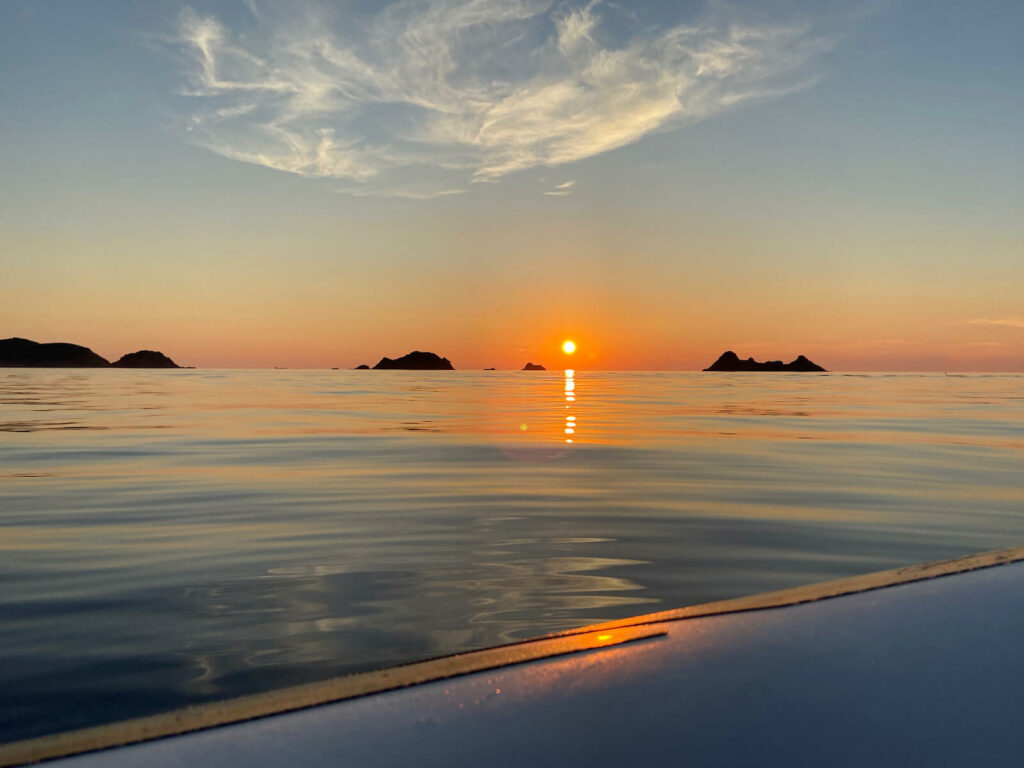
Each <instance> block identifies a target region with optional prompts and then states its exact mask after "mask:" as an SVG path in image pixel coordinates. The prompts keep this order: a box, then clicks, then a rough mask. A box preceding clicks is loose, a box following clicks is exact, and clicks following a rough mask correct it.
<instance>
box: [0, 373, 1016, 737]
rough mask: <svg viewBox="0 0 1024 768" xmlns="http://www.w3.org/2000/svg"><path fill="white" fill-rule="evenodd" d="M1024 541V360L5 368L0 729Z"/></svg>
mask: <svg viewBox="0 0 1024 768" xmlns="http://www.w3.org/2000/svg"><path fill="white" fill-rule="evenodd" d="M1018 545H1024V375H1019V374H992V375H983V374H970V375H943V374H881V373H879V374H793V373H746V374H741V373H736V374H732V373H719V374H712V373H676V372H672V373H668V372H666V373H660V372H645V373H626V372H614V373H613V372H593V371H585V370H579V371H562V370H559V371H546V372H502V371H436V372H410V371H324V370H320V371H299V370H274V371H266V370H261V371H257V370H251V371H249V370H176V371H140V370H123V369H118V370H81V369H78V370H71V369H67V370H56V369H49V370H43V369H2V370H0V691H2V696H0V741H11V740H16V739H22V738H28V737H32V736H39V735H42V734H47V733H53V732H56V731H61V730H67V729H73V728H80V727H84V726H90V725H97V724H101V723H106V722H112V721H116V720H120V719H124V718H129V717H138V716H142V715H147V714H153V713H158V712H162V711H165V710H170V709H173V708H176V707H180V706H183V705H187V704H193V703H198V702H206V701H212V700H218V699H225V698H230V697H234V696H239V695H242V694H249V693H254V692H261V691H268V690H273V689H276V688H279V687H283V686H289V685H294V684H299V683H305V682H311V681H317V680H323V679H326V678H330V677H333V676H337V675H344V674H347V673H353V672H359V671H365V670H371V669H376V668H381V667H386V666H389V665H394V664H399V663H403V662H409V661H413V660H418V659H425V658H430V657H437V656H442V655H445V654H451V653H456V652H459V651H465V650H469V649H475V648H482V647H486V646H493V645H496V644H500V643H507V642H510V641H515V640H519V639H523V638H528V637H532V636H536V635H541V634H544V633H549V632H554V631H557V630H563V629H567V628H570V627H576V626H580V625H585V624H589V623H593V622H599V621H604V620H608V619H616V618H621V617H626V616H631V615H635V614H641V613H648V612H653V611H660V610H664V609H668V608H675V607H681V606H685V605H690V604H695V603H702V602H706V601H711V600H718V599H722V598H729V597H736V596H740V595H746V594H752V593H757V592H764V591H768V590H775V589H781V588H784V587H791V586H795V585H800V584H807V583H811V582H816V581H821V580H825V579H834V578H839V577H843V576H850V575H854V574H860V573H865V572H870V571H876V570H880V569H886V568H893V567H896V566H900V565H906V564H910V563H918V562H923V561H930V560H937V559H943V558H950V557H956V556H961V555H966V554H968V553H972V552H978V551H983V550H988V549H995V548H1002V547H1011V546H1018Z"/></svg>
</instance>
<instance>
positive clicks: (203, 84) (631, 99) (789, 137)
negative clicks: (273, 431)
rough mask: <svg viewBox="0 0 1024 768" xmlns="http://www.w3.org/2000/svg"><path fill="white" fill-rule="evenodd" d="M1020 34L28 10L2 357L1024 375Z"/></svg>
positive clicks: (17, 59) (451, 12)
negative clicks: (435, 359)
mask: <svg viewBox="0 0 1024 768" xmlns="http://www.w3.org/2000/svg"><path fill="white" fill-rule="evenodd" d="M1022 28H1024V3H1020V2H1017V0H1005V1H1001V0H983V1H982V2H978V3H963V2H953V1H951V0H917V1H915V0H870V1H868V0H865V1H863V2H857V1H856V0H849V1H847V0H844V1H843V2H838V1H834V2H825V1H822V0H815V1H814V2H810V1H809V0H808V1H803V0H778V1H776V0H762V1H761V2H749V3H741V2H720V1H719V0H711V1H710V2H680V1H677V0H672V1H671V2H670V1H668V0H649V1H644V2H639V1H638V2H628V3H627V2H611V1H609V0H605V1H604V2H569V1H565V2H561V1H556V2H547V1H545V0H414V1H410V0H400V1H399V2H395V3H390V4H387V3H382V2H376V1H372V2H371V0H345V1H344V2H326V1H325V0H311V1H309V2H306V1H303V2H298V1H297V0H282V1H279V2H269V1H265V0H250V2H192V3H181V2H167V1H166V0H155V1H154V2H147V3H138V2H123V1H121V0H96V1H95V2H91V3H80V2H77V1H75V0H36V1H30V0H5V2H3V3H0V179H2V182H0V276H2V277H0V338H2V337H9V336H21V337H25V338H30V339H34V340H36V341H72V342H75V343H79V344H84V345H86V346H89V347H91V348H92V349H94V350H95V351H96V352H98V353H99V354H101V355H104V356H105V357H107V358H112V359H116V358H117V357H119V356H120V355H122V354H124V353H126V352H129V351H134V350H137V349H143V348H147V349H159V350H161V351H163V352H165V353H166V354H168V355H170V356H171V357H173V358H174V359H175V360H177V361H178V362H179V363H182V364H188V365H195V366H200V367H273V366H284V367H293V368H305V367H309V368H325V367H335V366H337V367H342V368H346V367H353V366H355V365H357V364H360V363H368V364H371V365H372V364H373V363H375V362H376V361H377V360H378V359H380V358H381V357H382V356H384V355H387V356H390V357H397V356H399V355H401V354H404V353H405V352H408V351H411V350H413V349H425V350H431V351H434V352H437V353H439V354H442V355H444V356H446V357H448V358H450V359H451V360H452V362H453V364H454V365H455V367H456V368H483V367H490V366H496V367H498V368H521V367H522V366H523V364H524V363H525V362H526V361H528V360H530V361H533V362H539V363H543V364H546V365H548V367H558V366H561V365H563V364H564V358H563V356H562V354H561V352H560V351H559V348H560V345H561V343H562V341H563V340H564V339H567V338H572V339H574V340H575V341H576V342H577V345H578V351H577V353H576V355H575V356H574V358H573V361H572V363H573V366H574V367H576V368H581V369H586V368H593V369H626V370H632V369H636V370H647V369H656V370H658V369H667V370H672V369H681V370H693V369H699V368H703V367H705V366H706V365H708V364H709V363H711V362H712V361H713V360H714V359H715V358H717V357H718V355H719V354H720V353H721V352H722V351H724V350H726V349H732V350H735V351H736V352H737V353H738V354H740V355H741V356H744V357H746V356H749V355H753V356H755V357H757V358H758V359H786V360H789V359H792V358H794V357H796V355H797V354H805V355H807V356H808V357H810V358H811V359H812V360H814V361H816V362H819V363H820V364H822V365H824V366H825V367H826V368H829V369H832V370H869V371H870V370H937V371H941V370H964V371H968V370H1000V371H1021V370H1022V369H1024V291H1022V288H1021V287H1022V286H1024V216H1022V215H1021V213H1022V211H1024V174H1022V169H1024V78H1022V77H1021V75H1022V73H1024V47H1022V46H1020V44H1019V39H1018V38H1019V30H1020V29H1022Z"/></svg>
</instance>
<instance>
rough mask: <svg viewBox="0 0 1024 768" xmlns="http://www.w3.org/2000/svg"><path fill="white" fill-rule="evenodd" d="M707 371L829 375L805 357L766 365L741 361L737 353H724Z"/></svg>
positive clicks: (776, 361) (770, 361) (747, 360)
mask: <svg viewBox="0 0 1024 768" xmlns="http://www.w3.org/2000/svg"><path fill="white" fill-rule="evenodd" d="M704 370H705V371H790V372H796V373H827V371H826V370H825V369H824V368H822V367H821V366H820V365H817V364H816V363H812V362H811V361H810V360H808V359H807V358H806V357H804V356H803V355H800V356H799V357H797V359H796V360H794V361H793V362H791V363H784V362H782V361H781V360H768V361H767V362H764V363H759V362H757V361H756V360H755V359H754V358H752V357H748V358H747V359H746V360H741V359H740V357H739V355H737V354H736V353H735V352H732V351H729V352H723V353H722V356H721V357H719V358H718V359H717V360H715V362H714V363H712V364H711V365H709V366H708V367H707V368H705V369H704Z"/></svg>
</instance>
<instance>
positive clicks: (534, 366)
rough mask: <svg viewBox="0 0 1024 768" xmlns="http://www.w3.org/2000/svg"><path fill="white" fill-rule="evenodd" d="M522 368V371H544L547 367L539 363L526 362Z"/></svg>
mask: <svg viewBox="0 0 1024 768" xmlns="http://www.w3.org/2000/svg"><path fill="white" fill-rule="evenodd" d="M523 370H524V371H546V370H547V368H545V367H544V366H543V365H541V364H540V363H527V364H526V365H524V366H523Z"/></svg>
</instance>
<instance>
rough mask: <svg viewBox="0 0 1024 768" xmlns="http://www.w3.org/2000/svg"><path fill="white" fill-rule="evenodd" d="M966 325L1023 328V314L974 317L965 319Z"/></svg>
mask: <svg viewBox="0 0 1024 768" xmlns="http://www.w3.org/2000/svg"><path fill="white" fill-rule="evenodd" d="M967 324H968V325H1001V326H1004V327H1006V328H1024V315H1007V316H1006V317H996V318H990V317H976V318H974V319H973V320H968V321H967Z"/></svg>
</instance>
